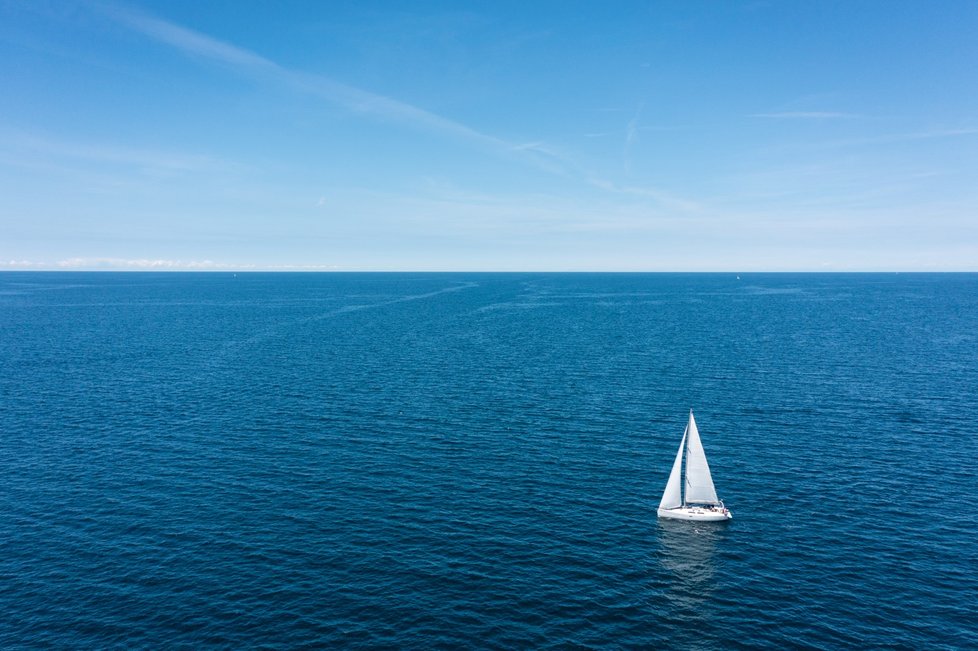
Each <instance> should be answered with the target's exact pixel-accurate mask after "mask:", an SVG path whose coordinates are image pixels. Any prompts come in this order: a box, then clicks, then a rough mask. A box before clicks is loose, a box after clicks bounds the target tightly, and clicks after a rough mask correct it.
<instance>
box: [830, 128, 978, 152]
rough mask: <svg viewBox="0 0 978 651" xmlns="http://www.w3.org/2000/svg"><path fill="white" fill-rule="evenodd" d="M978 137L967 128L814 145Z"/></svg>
mask: <svg viewBox="0 0 978 651" xmlns="http://www.w3.org/2000/svg"><path fill="white" fill-rule="evenodd" d="M976 135H978V128H976V127H965V128H962V129H932V130H929V131H911V132H908V133H889V134H882V135H878V136H866V137H865V138H849V139H845V140H830V141H827V142H823V143H819V144H817V145H814V147H816V148H832V147H850V146H857V145H883V144H887V143H892V142H910V141H914V140H931V139H936V138H958V137H970V136H976Z"/></svg>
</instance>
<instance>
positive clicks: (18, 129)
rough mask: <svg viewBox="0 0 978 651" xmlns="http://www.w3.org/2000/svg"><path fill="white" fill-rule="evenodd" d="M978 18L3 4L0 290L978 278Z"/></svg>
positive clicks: (807, 8)
mask: <svg viewBox="0 0 978 651" xmlns="http://www.w3.org/2000/svg"><path fill="white" fill-rule="evenodd" d="M975 34H978V3H975V2H971V1H966V2H955V1H953V0H949V1H946V2H939V3H938V2H898V1H892V0H891V1H887V2H871V1H864V2H827V1H826V2H780V1H776V0H772V1H767V2H765V1H743V2H733V1H731V2H685V1H684V2H657V1H656V2H620V3H597V2H567V1H563V2H530V3H527V2H480V3H469V4H463V3H460V2H405V3H371V2H295V1H288V0H284V1H279V2H261V3H259V2H234V1H213V2H204V3H201V2H197V1H193V2H182V1H178V0H168V1H166V2H148V1H143V2H129V3H122V2H72V1H71V0H58V1H51V2H45V1H41V0H37V1H32V2H22V1H19V0H0V87H2V91H0V269H283V270H285V269H309V270H315V269H323V270H327V269H338V270H621V271H646V270H647V271H668V270H678V271H683V270H730V271H753V270H815V271H818V270H829V271H844V270H978V38H976V37H975Z"/></svg>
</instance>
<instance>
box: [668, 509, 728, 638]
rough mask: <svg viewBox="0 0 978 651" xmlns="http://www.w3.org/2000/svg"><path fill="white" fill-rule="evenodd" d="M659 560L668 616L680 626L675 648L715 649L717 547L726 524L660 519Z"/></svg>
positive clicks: (722, 537)
mask: <svg viewBox="0 0 978 651" xmlns="http://www.w3.org/2000/svg"><path fill="white" fill-rule="evenodd" d="M658 523H659V551H658V560H659V563H660V564H661V566H662V568H663V569H664V570H666V575H667V579H666V581H667V587H666V591H665V595H664V596H665V597H666V599H667V602H668V604H669V613H668V617H669V618H670V620H671V621H673V622H675V623H677V624H679V627H678V629H677V630H678V631H687V632H689V635H688V636H687V635H685V634H683V633H681V632H680V634H679V635H678V637H679V638H680V639H673V642H674V643H676V648H689V649H712V648H716V643H717V638H716V636H714V634H713V632H712V631H713V629H714V626H713V621H714V614H715V613H714V607H713V603H712V596H713V593H714V591H715V589H716V586H717V581H718V568H717V559H716V555H717V546H718V545H719V544H720V542H721V541H722V540H723V539H724V537H725V535H726V530H727V526H728V525H727V524H726V523H718V522H702V523H696V522H685V521H678V520H665V519H660V520H659V521H658Z"/></svg>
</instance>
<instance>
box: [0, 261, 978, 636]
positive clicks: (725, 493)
mask: <svg viewBox="0 0 978 651" xmlns="http://www.w3.org/2000/svg"><path fill="white" fill-rule="evenodd" d="M0 369H2V373H0V588H2V589H0V647H2V648H9V649H18V648H139V647H143V648H161V647H166V648H187V649H190V648H200V647H207V646H214V647H223V648H234V649H238V648H254V647H261V648H296V647H301V646H308V647H311V648H316V647H318V648H325V647H347V648H377V647H384V648H414V649H436V648H445V649H448V648H459V647H467V648H496V649H513V648H573V647H583V648H588V647H594V648H656V647H658V648H676V649H728V648H752V647H767V648H785V647H806V646H807V647H811V648H868V647H877V648H878V647H885V648H907V649H911V648H914V649H916V648H930V649H958V648H978V616H976V614H975V612H976V611H975V604H976V603H978V510H976V508H975V493H976V488H978V482H976V479H975V472H976V461H975V460H976V459H978V443H976V422H978V417H976V414H978V276H975V275H882V274H880V275H875V274H866V275H741V278H740V279H739V280H738V279H737V277H736V276H735V275H732V274H716V275H712V274H705V275H671V274H661V275H659V274H653V275H593V274H582V275H577V274H567V275H560V274H557V275H546V274H527V275H517V274H500V275H495V274H485V275H479V274H459V275H453V274H295V275H293V274H237V276H235V275H233V274H112V273H97V274H83V273H71V274H68V273H65V274H61V273H43V274H41V273H5V274H0ZM690 407H692V408H693V409H694V410H695V411H696V416H697V422H698V424H699V427H700V431H701V434H702V436H703V441H704V444H705V447H706V451H707V454H708V456H709V459H710V464H711V466H712V469H713V473H714V479H715V480H716V484H717V489H718V492H719V493H720V496H721V497H722V498H723V499H724V500H725V501H726V503H727V505H728V506H729V507H730V509H731V510H732V511H733V514H734V519H733V521H732V522H730V523H729V524H725V525H724V524H720V525H716V524H690V523H683V522H659V521H658V520H657V519H656V516H655V507H656V505H657V503H658V500H659V497H660V495H661V492H662V489H663V487H664V486H665V482H666V479H667V476H668V474H669V469H670V467H671V463H672V459H673V457H674V455H675V452H676V448H677V446H678V444H679V440H680V437H681V436H682V431H683V426H684V425H685V422H686V413H687V410H688V409H689V408H690Z"/></svg>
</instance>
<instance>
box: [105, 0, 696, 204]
mask: <svg viewBox="0 0 978 651" xmlns="http://www.w3.org/2000/svg"><path fill="white" fill-rule="evenodd" d="M95 6H96V8H97V9H99V10H100V11H101V12H102V13H103V14H105V15H106V16H108V17H110V18H111V19H112V20H114V21H116V22H118V23H119V24H121V25H123V26H125V27H127V28H129V29H131V30H134V31H136V32H139V33H142V34H144V35H146V36H148V37H149V38H151V39H153V40H155V41H158V42H161V43H165V44H167V45H169V46H171V47H173V48H175V49H177V50H179V51H181V52H184V53H186V54H188V55H192V56H197V57H202V58H204V59H208V60H211V61H216V62H219V63H221V64H225V65H229V66H231V67H232V68H233V69H235V70H237V71H239V72H241V73H243V74H246V75H249V76H253V77H256V78H259V79H262V80H265V81H272V82H275V83H280V84H283V85H286V86H288V87H291V88H294V89H296V90H299V91H301V92H306V93H310V94H312V95H315V96H318V97H321V98H322V99H324V100H326V101H328V102H331V103H333V104H336V105H339V106H341V107H343V108H345V109H347V110H350V111H353V112H356V113H363V114H368V115H371V116H373V117H375V118H378V119H381V120H388V121H394V122H398V123H401V124H404V125H406V126H409V127H411V128H415V129H422V130H427V131H430V132H434V133H438V134H440V135H442V136H445V137H448V138H454V139H457V140H460V141H466V142H469V143H472V144H474V145H476V146H478V147H481V148H483V149H485V150H488V151H492V152H494V153H496V154H497V155H501V156H517V157H519V158H520V159H522V160H523V161H524V162H527V163H529V164H532V165H533V166H535V167H537V168H539V169H541V170H543V171H545V172H548V173H551V174H555V175H559V176H566V177H573V178H577V179H581V180H582V181H584V182H587V183H589V184H590V185H591V186H593V187H596V188H600V189H603V190H607V191H609V192H616V193H621V192H625V193H627V194H632V195H636V196H644V197H646V198H649V199H653V200H656V201H664V200H665V201H666V202H667V203H671V205H673V206H678V205H687V206H688V205H690V204H689V203H686V202H684V201H683V200H678V202H677V200H675V199H671V200H670V199H663V197H665V194H664V193H659V192H657V191H642V190H637V189H635V188H631V189H624V190H623V189H622V188H620V187H618V186H615V185H614V184H610V183H594V182H593V181H592V180H591V179H589V178H587V177H588V174H587V173H586V172H584V171H583V170H582V168H581V167H580V166H579V165H577V164H576V163H575V162H574V161H573V159H572V158H571V157H569V156H567V155H565V154H564V153H563V152H560V151H558V150H556V149H554V148H553V147H552V146H549V145H547V144H546V143H543V142H540V141H533V142H526V143H517V142H511V141H508V140H505V139H503V138H499V137H497V136H494V135H491V134H487V133H485V132H482V131H480V130H478V129H474V128H472V127H469V126H468V125H465V124H463V123H461V122H458V121H455V120H452V119H449V118H446V117H443V116H441V115H438V114H436V113H433V112H431V111H428V110H425V109H422V108H419V107H417V106H414V105H412V104H408V103H406V102H403V101H400V100H397V99H393V98H391V97H386V96H384V95H380V94H378V93H373V92H370V91H367V90H363V89H360V88H356V87H354V86H350V85H347V84H344V83H341V82H338V81H336V80H334V79H331V78H329V77H327V76H325V75H320V74H312V73H306V72H300V71H295V70H291V69H288V68H286V67H284V66H281V65H279V64H278V63H276V62H274V61H272V60H270V59H268V58H266V57H263V56H261V55H259V54H256V53H254V52H251V51H249V50H246V49H243V48H240V47H238V46H235V45H231V44H229V43H225V42H223V41H220V40H218V39H215V38H213V37H211V36H208V35H206V34H202V33H200V32H197V31H194V30H191V29H189V28H186V27H182V26H180V25H176V24H174V23H171V22H169V21H166V20H163V19H161V18H158V17H155V16H151V15H148V14H146V13H143V12H140V11H137V10H134V9H129V8H125V7H121V6H119V5H115V4H98V5H95ZM643 106H644V105H640V106H639V107H638V110H637V111H636V112H635V115H634V116H633V118H632V119H631V120H630V121H629V123H628V127H627V133H626V142H625V158H626V161H627V160H628V158H629V155H630V154H629V150H630V148H631V147H632V144H633V143H634V142H635V141H636V139H637V138H638V134H639V131H640V127H639V119H640V116H641V112H642V109H643ZM596 110H599V111H618V109H614V108H601V109H596ZM628 166H629V164H628V163H627V162H626V167H628Z"/></svg>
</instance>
